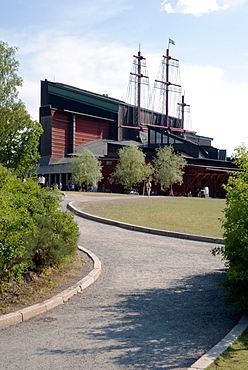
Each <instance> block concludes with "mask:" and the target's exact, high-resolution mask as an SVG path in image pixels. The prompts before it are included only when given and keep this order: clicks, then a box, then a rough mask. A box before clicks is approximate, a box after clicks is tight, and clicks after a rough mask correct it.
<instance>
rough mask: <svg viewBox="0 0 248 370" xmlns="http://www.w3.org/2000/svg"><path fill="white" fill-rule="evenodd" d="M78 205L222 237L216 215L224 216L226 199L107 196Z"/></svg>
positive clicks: (144, 222) (147, 223)
mask: <svg viewBox="0 0 248 370" xmlns="http://www.w3.org/2000/svg"><path fill="white" fill-rule="evenodd" d="M86 194H87V193H86ZM97 194H98V193H95V194H94V196H97ZM81 195H82V193H81ZM77 207H78V208H80V209H81V210H82V211H84V212H87V213H91V214H94V215H97V216H101V217H105V218H110V219H114V220H118V221H122V222H127V223H131V224H135V225H141V226H148V227H152V228H157V229H163V230H170V231H178V232H183V233H184V232H185V233H190V234H196V235H205V236H212V237H219V238H221V237H222V229H221V222H220V220H219V218H221V217H222V216H223V213H222V210H223V209H224V207H225V200H224V199H212V198H193V197H192V198H190V197H189V198H184V197H150V198H148V197H143V196H140V197H132V196H128V197H126V198H125V199H118V197H116V199H107V197H106V198H105V199H102V200H100V201H97V200H94V201H87V202H80V203H79V204H77Z"/></svg>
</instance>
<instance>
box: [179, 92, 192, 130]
mask: <svg viewBox="0 0 248 370" xmlns="http://www.w3.org/2000/svg"><path fill="white" fill-rule="evenodd" d="M178 105H181V107H182V118H181V122H182V130H184V111H185V107H190V105H189V104H186V103H185V102H184V95H182V102H181V103H178Z"/></svg>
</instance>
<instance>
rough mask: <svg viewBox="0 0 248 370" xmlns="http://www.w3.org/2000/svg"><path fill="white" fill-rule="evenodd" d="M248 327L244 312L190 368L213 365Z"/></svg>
mask: <svg viewBox="0 0 248 370" xmlns="http://www.w3.org/2000/svg"><path fill="white" fill-rule="evenodd" d="M247 327H248V315H247V314H244V315H243V316H242V317H241V319H240V320H239V322H238V324H237V325H235V326H234V328H233V329H232V330H231V331H230V332H229V333H228V334H227V335H226V336H225V337H224V338H223V339H222V340H221V341H220V342H219V343H217V344H216V345H215V346H214V347H213V348H211V349H210V350H209V351H208V352H207V353H205V354H204V355H203V356H202V357H200V358H199V359H198V360H197V361H196V362H195V363H193V365H191V366H190V367H189V368H188V370H204V369H206V367H208V366H209V365H211V364H212V363H213V362H214V361H215V360H216V358H217V357H218V356H220V355H221V354H222V353H223V352H224V351H225V350H226V349H227V348H228V347H230V346H231V345H232V344H233V342H234V341H235V340H236V339H237V338H238V337H240V335H241V334H243V332H244V331H245V329H246V328H247Z"/></svg>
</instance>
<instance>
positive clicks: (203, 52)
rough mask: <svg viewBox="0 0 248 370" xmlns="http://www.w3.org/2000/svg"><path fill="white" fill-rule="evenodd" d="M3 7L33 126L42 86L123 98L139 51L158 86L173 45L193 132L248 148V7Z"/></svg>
mask: <svg viewBox="0 0 248 370" xmlns="http://www.w3.org/2000/svg"><path fill="white" fill-rule="evenodd" d="M0 8H1V24H0V40H2V41H4V42H7V43H8V44H9V45H10V46H16V47H18V51H17V53H16V59H17V60H18V61H19V62H20V66H19V75H20V76H21V77H22V78H23V81H24V82H23V87H22V88H21V89H20V98H21V99H22V100H23V102H24V103H25V104H26V107H27V110H28V112H29V113H30V114H31V116H32V118H33V119H36V120H38V119H39V106H40V81H41V80H44V79H48V80H50V81H56V82H61V83H65V84H68V85H72V86H76V87H78V88H81V89H85V90H89V91H92V92H95V93H99V94H108V95H109V96H110V97H113V98H118V99H124V98H125V96H126V91H127V88H128V82H129V76H130V71H131V66H132V62H133V55H137V52H138V50H139V48H140V50H141V53H142V55H143V56H144V57H145V58H146V64H147V70H148V73H149V81H150V85H151V86H152V85H153V80H154V79H155V78H156V77H157V72H158V69H159V65H160V62H161V58H162V55H163V54H164V53H165V50H166V48H167V47H168V40H169V38H171V39H172V40H174V42H175V45H172V44H170V54H171V56H172V57H174V58H177V59H179V60H180V75H181V84H182V89H183V91H184V93H185V102H186V103H187V104H190V111H191V121H192V127H191V128H192V129H193V130H194V131H196V132H197V134H198V135H201V136H207V137H211V138H213V139H214V140H213V141H212V145H213V146H214V147H217V148H219V149H227V154H228V155H229V156H230V155H232V154H233V152H234V150H235V148H237V147H238V146H240V145H242V143H244V144H245V145H246V146H247V147H248V119H247V109H246V106H247V99H248V42H247V35H248V22H247V19H248V0H164V1H162V0H146V1H145V0H90V1H89V0H71V1H68V0H42V1H40V0H38V1H34V0H0Z"/></svg>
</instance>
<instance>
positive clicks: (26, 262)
mask: <svg viewBox="0 0 248 370" xmlns="http://www.w3.org/2000/svg"><path fill="white" fill-rule="evenodd" d="M77 240H78V229H77V225H76V224H75V222H74V221H73V219H72V216H71V215H70V214H67V213H64V212H62V211H61V210H60V198H59V195H58V194H57V193H56V192H55V191H51V190H50V189H47V188H40V187H39V186H38V184H37V181H36V180H34V179H32V178H27V181H26V182H23V181H22V180H21V179H20V178H17V177H16V175H14V174H13V173H11V172H10V170H8V169H6V168H4V167H3V166H1V165H0V289H1V286H2V290H3V286H4V283H6V282H8V280H9V279H10V278H11V277H12V276H14V277H15V278H20V277H21V275H22V273H23V272H24V271H25V270H30V269H33V270H36V271H40V270H43V269H44V268H46V267H47V266H50V265H55V264H58V263H59V262H60V261H61V260H62V259H63V258H64V257H65V256H67V255H70V254H73V253H75V251H76V248H77Z"/></svg>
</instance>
